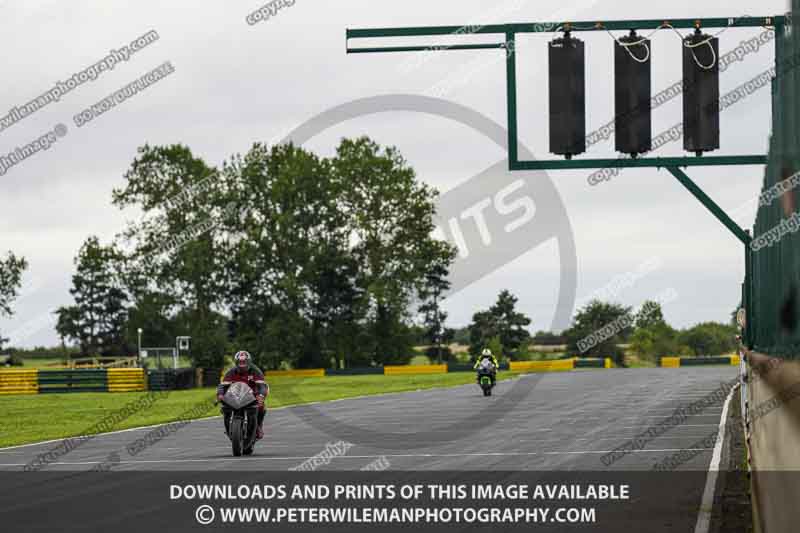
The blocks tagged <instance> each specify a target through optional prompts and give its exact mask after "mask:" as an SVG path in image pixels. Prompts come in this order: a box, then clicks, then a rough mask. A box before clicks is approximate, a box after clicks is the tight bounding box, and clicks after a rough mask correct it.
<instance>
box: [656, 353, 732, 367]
mask: <svg viewBox="0 0 800 533" xmlns="http://www.w3.org/2000/svg"><path fill="white" fill-rule="evenodd" d="M660 363H661V366H662V367H665V368H678V367H680V366H703V365H731V366H739V363H740V360H739V356H738V355H720V356H714V357H662V358H661V362H660Z"/></svg>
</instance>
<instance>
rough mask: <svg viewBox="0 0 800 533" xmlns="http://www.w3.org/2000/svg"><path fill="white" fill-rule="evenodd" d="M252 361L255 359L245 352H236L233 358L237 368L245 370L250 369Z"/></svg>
mask: <svg viewBox="0 0 800 533" xmlns="http://www.w3.org/2000/svg"><path fill="white" fill-rule="evenodd" d="M252 360H253V358H252V357H251V356H250V354H249V353H248V352H245V351H241V352H236V355H234V356H233V361H234V362H235V363H236V366H237V367H239V368H240V369H243V370H245V369H247V368H249V367H250V363H251V362H252Z"/></svg>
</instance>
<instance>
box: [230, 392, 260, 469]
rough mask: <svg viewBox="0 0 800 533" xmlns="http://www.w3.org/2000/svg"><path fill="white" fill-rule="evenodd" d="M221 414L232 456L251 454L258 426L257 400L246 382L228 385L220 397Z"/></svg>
mask: <svg viewBox="0 0 800 533" xmlns="http://www.w3.org/2000/svg"><path fill="white" fill-rule="evenodd" d="M222 415H223V418H224V420H225V434H226V435H227V436H228V438H229V439H231V445H232V447H233V455H234V457H239V456H241V455H250V454H252V453H253V446H254V445H255V443H256V429H257V426H258V401H257V400H256V397H255V395H254V394H253V391H252V389H250V387H249V386H247V384H246V383H241V382H236V383H232V384H231V386H230V387H228V391H227V392H226V393H225V395H224V396H223V397H222Z"/></svg>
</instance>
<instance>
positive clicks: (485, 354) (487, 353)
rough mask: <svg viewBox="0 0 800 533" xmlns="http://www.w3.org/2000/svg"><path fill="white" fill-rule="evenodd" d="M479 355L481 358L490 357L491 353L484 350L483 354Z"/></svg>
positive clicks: (488, 350)
mask: <svg viewBox="0 0 800 533" xmlns="http://www.w3.org/2000/svg"><path fill="white" fill-rule="evenodd" d="M481 355H482V356H483V357H491V356H492V351H491V350H490V349H489V348H484V349H483V353H481Z"/></svg>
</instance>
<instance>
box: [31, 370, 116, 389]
mask: <svg viewBox="0 0 800 533" xmlns="http://www.w3.org/2000/svg"><path fill="white" fill-rule="evenodd" d="M107 391H108V372H107V371H106V370H105V369H101V370H90V369H81V370H40V371H39V393H40V394H48V393H65V392H107Z"/></svg>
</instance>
